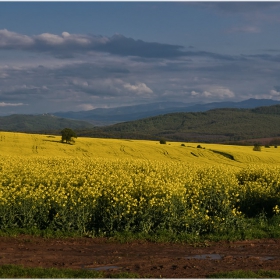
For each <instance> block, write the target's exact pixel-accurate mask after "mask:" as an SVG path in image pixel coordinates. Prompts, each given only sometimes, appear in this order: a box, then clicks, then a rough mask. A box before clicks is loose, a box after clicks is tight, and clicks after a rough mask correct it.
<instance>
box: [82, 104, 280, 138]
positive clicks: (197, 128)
mask: <svg viewBox="0 0 280 280" xmlns="http://www.w3.org/2000/svg"><path fill="white" fill-rule="evenodd" d="M79 135H81V136H91V137H108V138H130V139H160V138H164V139H166V140H173V141H194V142H197V141H200V142H213V143H214V142H225V141H240V140H245V139H252V138H264V137H279V136H280V105H274V106H263V107H258V108H254V109H214V110H209V111H206V112H193V113H171V114H165V115H159V116H156V117H151V118H146V119H141V120H137V121H131V122H124V123H118V124H115V125H111V126H106V127H100V128H95V129H93V130H83V131H79Z"/></svg>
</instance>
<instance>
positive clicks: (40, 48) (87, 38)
mask: <svg viewBox="0 0 280 280" xmlns="http://www.w3.org/2000/svg"><path fill="white" fill-rule="evenodd" d="M0 49H6V50H13V49H14V50H26V51H35V52H44V53H50V54H52V55H54V56H55V57H56V58H60V59H70V58H73V57H74V56H75V54H78V53H80V54H81V53H84V52H92V51H94V52H102V53H109V54H113V55H120V56H136V57H142V58H149V59H150V58H166V59H172V58H173V59H175V58H179V57H183V56H186V57H197V56H202V57H211V58H214V59H225V60H234V59H235V58H234V57H232V56H229V55H220V54H215V53H211V52H204V51H185V50H184V47H183V46H179V45H170V44H161V43H153V42H144V41H142V40H134V39H132V38H127V37H125V36H123V35H114V36H112V37H102V36H94V35H81V34H69V33H68V32H63V33H62V34H61V35H55V34H50V33H43V34H40V35H36V36H26V35H22V34H18V33H15V32H10V31H8V30H6V29H4V30H0Z"/></svg>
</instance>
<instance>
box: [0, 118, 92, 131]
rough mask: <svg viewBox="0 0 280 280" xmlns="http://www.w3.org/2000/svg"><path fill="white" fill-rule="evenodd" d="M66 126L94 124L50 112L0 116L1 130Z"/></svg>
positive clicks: (34, 129)
mask: <svg viewBox="0 0 280 280" xmlns="http://www.w3.org/2000/svg"><path fill="white" fill-rule="evenodd" d="M65 127H71V128H72V129H88V128H92V127H93V125H92V124H90V123H88V122H85V121H79V120H69V119H64V118H60V117H56V116H53V115H50V114H42V115H10V116H5V117H0V130H1V131H18V132H44V131H52V130H61V129H63V128H65Z"/></svg>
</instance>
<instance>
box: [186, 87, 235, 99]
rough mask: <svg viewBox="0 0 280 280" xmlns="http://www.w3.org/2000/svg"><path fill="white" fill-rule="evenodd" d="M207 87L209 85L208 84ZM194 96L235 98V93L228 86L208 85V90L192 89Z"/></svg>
mask: <svg viewBox="0 0 280 280" xmlns="http://www.w3.org/2000/svg"><path fill="white" fill-rule="evenodd" d="M206 87H207V86H206ZM191 96H192V97H206V98H210V99H224V98H233V97H235V94H234V93H233V92H232V91H231V90H230V89H228V88H226V87H223V86H208V87H207V89H206V90H203V91H202V92H199V91H198V90H192V91H191Z"/></svg>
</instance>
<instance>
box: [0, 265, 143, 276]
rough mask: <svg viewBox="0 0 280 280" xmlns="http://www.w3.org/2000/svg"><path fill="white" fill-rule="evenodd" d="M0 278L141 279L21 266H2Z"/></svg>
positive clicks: (82, 271)
mask: <svg viewBox="0 0 280 280" xmlns="http://www.w3.org/2000/svg"><path fill="white" fill-rule="evenodd" d="M0 278H57V279H58V278H60V279H61V278H63V279H64V278H83V279H84V278H91V279H93V278H139V276H138V275H137V274H134V273H128V272H118V273H112V274H108V273H106V274H105V273H104V272H100V271H94V270H90V271H89V270H73V269H66V268H64V269H57V268H40V267H39V268H28V267H23V266H20V265H2V266H0Z"/></svg>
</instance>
